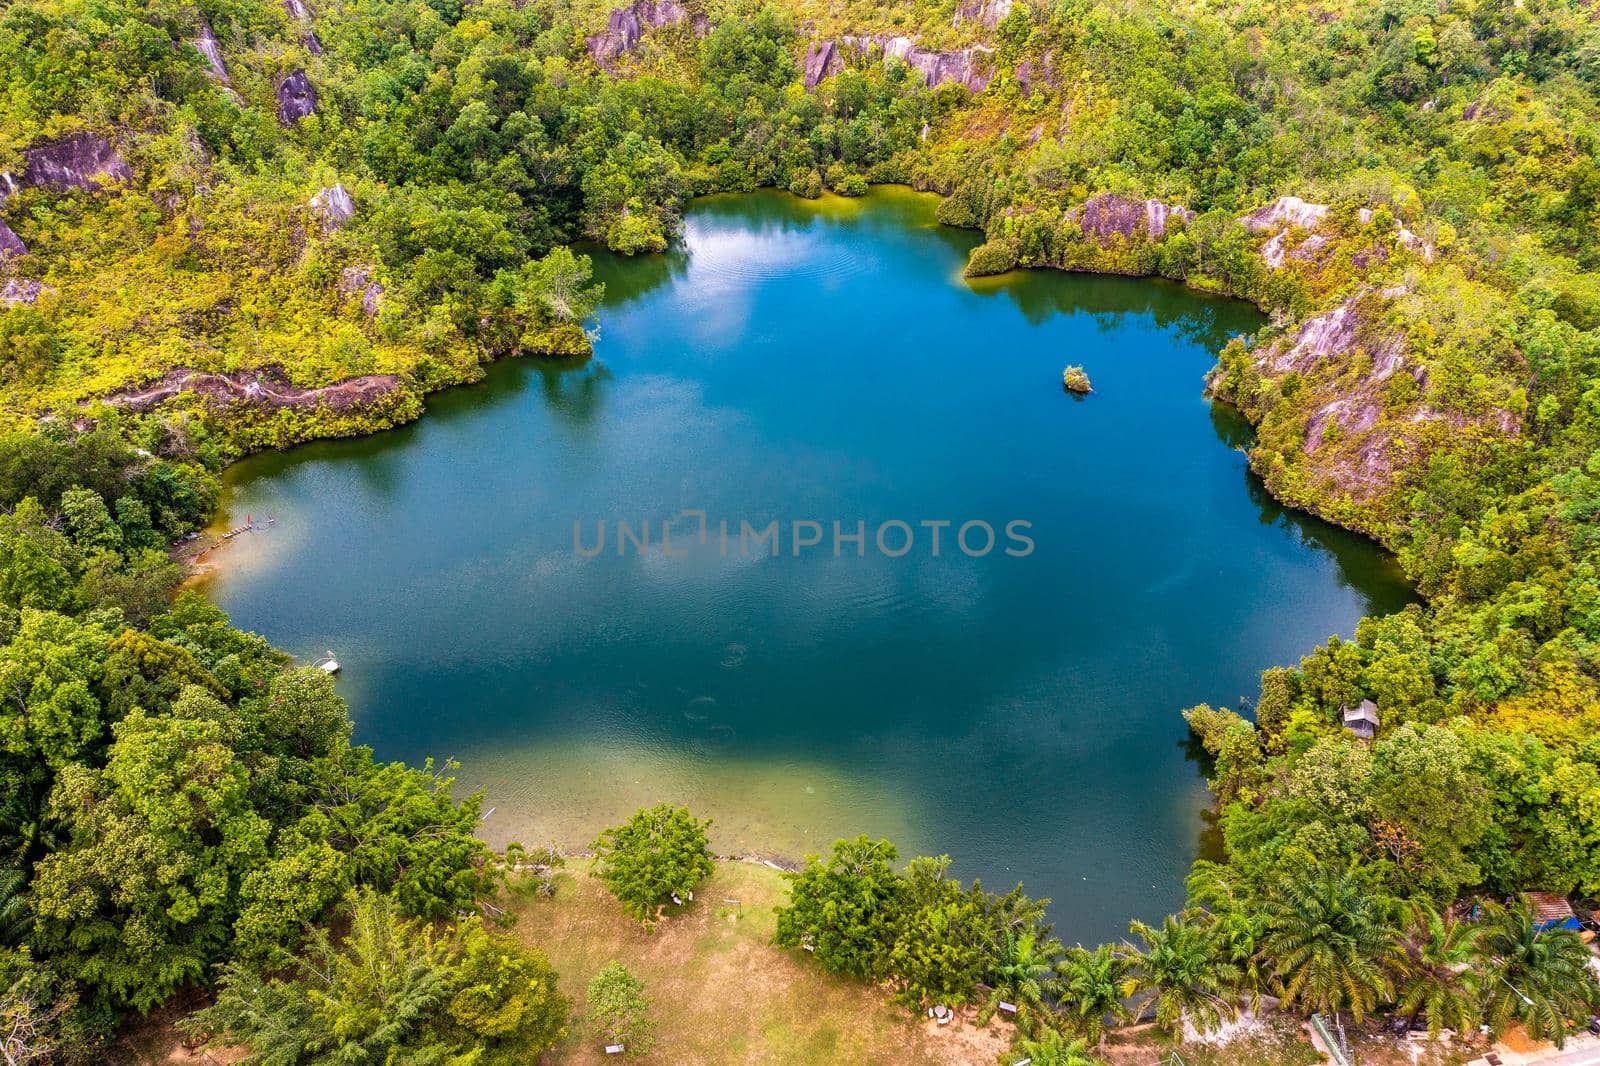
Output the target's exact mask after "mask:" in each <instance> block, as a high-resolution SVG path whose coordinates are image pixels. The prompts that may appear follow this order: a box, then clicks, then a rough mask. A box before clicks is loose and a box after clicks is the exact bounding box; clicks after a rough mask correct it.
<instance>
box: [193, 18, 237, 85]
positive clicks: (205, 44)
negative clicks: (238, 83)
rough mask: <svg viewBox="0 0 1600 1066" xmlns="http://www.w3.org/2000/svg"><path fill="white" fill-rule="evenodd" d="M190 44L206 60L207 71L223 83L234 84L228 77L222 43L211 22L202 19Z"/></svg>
mask: <svg viewBox="0 0 1600 1066" xmlns="http://www.w3.org/2000/svg"><path fill="white" fill-rule="evenodd" d="M189 43H190V44H193V45H194V50H195V51H196V52H199V53H200V58H202V59H204V60H205V61H206V73H207V74H210V75H211V76H212V77H213V78H215V79H216V80H217V81H219V82H221V83H222V84H223V85H232V84H233V81H232V79H230V78H229V77H228V68H227V67H226V66H224V65H223V63H222V45H221V44H220V43H218V41H217V35H216V34H215V33H213V32H212V30H211V23H209V22H207V21H206V20H205V19H201V20H200V32H199V34H197V35H196V36H195V39H194V40H193V41H191V42H189Z"/></svg>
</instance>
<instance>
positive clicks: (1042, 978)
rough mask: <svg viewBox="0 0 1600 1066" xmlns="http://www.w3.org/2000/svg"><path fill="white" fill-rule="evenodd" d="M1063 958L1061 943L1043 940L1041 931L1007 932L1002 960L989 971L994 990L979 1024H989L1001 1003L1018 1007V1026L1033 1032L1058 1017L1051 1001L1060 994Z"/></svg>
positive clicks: (999, 959)
mask: <svg viewBox="0 0 1600 1066" xmlns="http://www.w3.org/2000/svg"><path fill="white" fill-rule="evenodd" d="M1060 957H1061V942H1060V941H1058V940H1055V939H1052V938H1045V939H1042V940H1041V939H1040V937H1039V935H1038V933H1037V932H1035V931H1033V930H1030V931H1028V932H1026V933H1021V934H1013V933H1009V932H1008V933H1007V934H1006V936H1005V940H1004V942H1003V943H1002V944H1001V945H1000V953H999V958H998V959H997V960H996V961H995V963H994V968H993V969H992V970H991V971H990V972H989V982H990V983H991V984H992V985H993V986H994V991H993V992H990V993H989V996H988V998H987V999H986V1000H985V1001H984V1003H983V1006H982V1008H981V1009H980V1010H979V1011H978V1024H979V1025H987V1024H988V1023H989V1019H990V1018H992V1017H994V1012H995V1011H996V1010H998V1009H999V1007H1000V1004H1001V1002H1002V1001H1003V1002H1007V1003H1010V1004H1012V1005H1013V1006H1015V1007H1016V1008H1017V1025H1018V1026H1019V1027H1020V1028H1021V1029H1022V1031H1023V1032H1024V1033H1032V1032H1034V1031H1036V1029H1037V1023H1038V1022H1040V1021H1049V1020H1052V1019H1053V1017H1054V1012H1053V1011H1052V1009H1051V1007H1050V1001H1051V1000H1052V999H1054V998H1055V997H1056V996H1057V994H1058V986H1059V982H1058V981H1057V980H1056V977H1055V964H1056V960H1057V959H1059V958H1060Z"/></svg>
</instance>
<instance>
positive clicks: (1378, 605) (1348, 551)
mask: <svg viewBox="0 0 1600 1066" xmlns="http://www.w3.org/2000/svg"><path fill="white" fill-rule="evenodd" d="M1211 423H1212V425H1213V426H1215V427H1216V428H1217V435H1218V436H1219V437H1221V438H1222V439H1223V441H1224V442H1226V443H1227V444H1229V445H1232V446H1235V447H1246V446H1248V445H1249V444H1250V442H1251V432H1250V427H1249V425H1248V424H1247V423H1246V422H1245V421H1244V417H1243V416H1242V415H1240V414H1239V413H1238V412H1237V411H1235V410H1234V409H1233V408H1232V407H1229V406H1228V405H1227V404H1223V403H1213V404H1212V405H1211ZM1244 482H1245V492H1246V493H1247V494H1248V495H1249V497H1250V502H1251V503H1252V504H1254V505H1255V508H1256V513H1257V516H1258V519H1259V521H1260V522H1261V524H1262V525H1264V526H1277V527H1279V528H1281V529H1287V530H1290V531H1291V532H1293V533H1294V535H1295V538H1296V539H1297V540H1298V541H1299V542H1300V544H1301V545H1302V546H1304V547H1306V548H1309V549H1311V550H1313V551H1317V552H1321V553H1322V554H1324V555H1326V556H1328V557H1330V558H1331V559H1333V561H1334V563H1335V566H1336V572H1337V574H1338V578H1339V583H1340V584H1341V585H1343V586H1344V587H1345V588H1348V589H1350V590H1351V591H1353V592H1355V593H1357V594H1359V595H1360V596H1361V597H1362V598H1363V600H1365V602H1366V609H1367V613H1368V614H1391V613H1393V612H1395V611H1398V610H1400V608H1402V607H1404V606H1405V605H1406V604H1408V603H1416V602H1419V601H1418V598H1417V594H1416V592H1415V591H1414V590H1413V589H1412V588H1411V586H1410V585H1409V584H1408V583H1407V582H1406V580H1405V576H1404V575H1403V574H1402V573H1401V570H1400V566H1399V564H1398V563H1397V562H1396V561H1395V560H1394V558H1393V557H1392V556H1390V555H1389V554H1388V553H1387V552H1384V551H1381V550H1379V551H1374V546H1373V543H1372V542H1371V541H1370V540H1368V539H1367V538H1366V537H1363V536H1362V535H1361V534H1359V533H1352V532H1351V531H1350V530H1348V529H1345V528H1343V527H1341V526H1336V525H1334V524H1333V523H1331V522H1327V521H1324V520H1323V519H1321V518H1318V517H1317V516H1315V515H1312V514H1307V513H1306V512H1304V511H1297V510H1294V509H1292V508H1289V507H1286V506H1285V505H1283V504H1282V503H1279V502H1278V501H1277V500H1276V499H1274V498H1273V496H1272V494H1271V493H1270V492H1268V491H1267V486H1266V482H1264V481H1262V480H1261V478H1260V477H1259V476H1257V474H1256V472H1255V471H1254V470H1251V469H1249V468H1248V467H1246V468H1245V471H1244Z"/></svg>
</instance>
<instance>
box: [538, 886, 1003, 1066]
mask: <svg viewBox="0 0 1600 1066" xmlns="http://www.w3.org/2000/svg"><path fill="white" fill-rule="evenodd" d="M586 867H587V864H586V863H584V862H577V863H574V864H573V865H572V867H571V868H569V869H568V870H567V871H564V872H562V873H561V874H559V875H558V876H557V879H556V892H555V896H554V897H553V898H544V897H539V896H536V895H534V894H532V893H530V892H525V891H518V892H516V893H514V894H513V896H512V902H511V903H510V907H509V909H510V910H511V912H512V913H513V914H515V915H516V917H517V924H516V926H515V930H514V931H515V934H516V935H517V936H519V937H521V938H522V939H523V940H525V941H526V942H528V943H530V944H534V945H536V946H538V947H540V948H541V949H543V950H544V951H545V952H546V953H547V954H549V956H550V959H551V961H552V962H553V963H554V964H555V967H556V970H557V972H559V973H560V975H561V987H562V988H563V990H565V991H566V993H567V994H568V995H569V996H571V997H572V998H573V1000H574V1005H575V1007H576V1011H577V1014H578V1015H579V1017H578V1020H576V1021H575V1022H574V1023H573V1025H572V1032H571V1035H569V1036H568V1038H567V1040H566V1041H565V1042H564V1043H563V1044H562V1045H561V1046H560V1047H558V1048H557V1049H556V1050H555V1051H554V1052H552V1053H551V1055H549V1056H547V1058H548V1059H549V1060H550V1061H552V1062H560V1063H602V1062H606V1061H607V1057H606V1056H605V1055H604V1054H603V1052H602V1050H601V1048H600V1041H599V1040H598V1039H596V1037H595V1034H594V1033H593V1031H592V1030H591V1029H590V1027H589V1026H588V1025H587V1023H586V1022H584V1020H583V1018H582V1015H583V1011H584V1003H583V992H584V988H585V987H586V986H587V985H588V983H589V978H591V977H592V976H594V974H595V973H596V971H598V970H599V969H600V968H601V967H602V966H604V965H605V964H606V963H608V962H610V961H611V960H613V959H615V960H616V961H618V962H620V963H622V965H624V966H626V967H627V968H628V969H629V970H630V971H632V973H633V974H634V976H636V977H638V978H639V979H640V980H641V981H643V982H644V985H645V991H646V993H647V994H648V995H649V997H650V1000H651V1004H652V1009H651V1015H652V1017H653V1018H654V1019H655V1021H656V1046H655V1050H654V1051H652V1052H651V1053H650V1054H649V1055H648V1056H646V1057H645V1060H644V1061H648V1062H670V1063H673V1064H675V1066H678V1064H681V1066H695V1064H702V1063H703V1064H718V1066H721V1064H731V1063H773V1064H777V1063H783V1064H785V1066H807V1064H812V1063H815V1064H818V1066H821V1064H824V1063H826V1064H830V1066H833V1064H845V1063H885V1062H895V1063H931V1064H951V1066H953V1064H957V1063H959V1064H963V1066H965V1064H973V1063H975V1064H983V1066H988V1064H992V1063H995V1062H996V1061H997V1056H998V1055H999V1053H1000V1052H1001V1051H1002V1050H1004V1048H1005V1047H1006V1046H1007V1044H1008V1043H1009V1041H1010V1035H1011V1034H1010V1026H1009V1025H1006V1024H1004V1023H994V1024H992V1025H991V1026H990V1027H989V1028H987V1029H982V1030H980V1029H975V1028H973V1027H972V1026H971V1025H970V1024H969V1023H968V1022H966V1021H960V1022H956V1023H954V1024H952V1025H949V1026H946V1027H943V1028H940V1027H939V1026H936V1025H934V1024H933V1023H932V1022H931V1021H927V1022H925V1021H921V1020H919V1019H917V1018H914V1017H912V1016H910V1015H908V1014H907V1013H906V1012H905V1011H904V1010H902V1009H901V1008H899V1007H896V1006H894V1005H893V1004H891V1003H890V1002H889V1001H888V994H887V992H886V991H885V990H884V989H882V988H879V987H875V986H870V985H864V984H860V983H857V982H853V981H847V980H842V979H840V978H836V977H832V976H830V975H828V974H826V973H823V972H822V970H821V969H819V968H818V967H816V966H814V965H811V962H810V959H809V958H807V957H804V955H803V953H801V952H791V951H784V950H780V949H779V948H776V947H773V946H772V935H773V931H774V928H775V918H774V915H773V908H774V907H775V906H777V905H778V904H780V903H781V902H782V901H783V900H784V898H785V897H786V894H787V892H786V888H785V885H784V883H783V879H782V876H781V875H780V874H779V873H778V872H777V871H776V870H772V869H770V868H768V867H765V866H761V865H758V864H755V863H746V862H719V863H718V864H717V870H716V873H715V874H713V875H712V876H711V878H709V879H708V880H707V881H705V882H704V883H703V884H702V885H701V886H700V888H699V889H698V890H697V891H696V893H695V902H694V903H692V904H689V905H688V906H686V907H682V908H669V910H668V916H667V918H666V920H664V921H662V922H661V923H660V924H658V925H657V926H656V929H655V931H654V932H645V931H644V929H643V928H642V927H641V926H640V925H639V923H637V922H635V921H633V920H632V919H630V918H629V917H628V916H627V915H626V914H624V913H623V911H622V907H621V906H620V905H619V904H618V903H617V902H616V901H615V900H614V899H612V898H611V897H610V895H608V894H607V893H606V890H605V887H604V886H603V885H601V884H600V882H599V881H598V880H596V879H595V878H592V877H590V876H589V875H588V872H587V868H586ZM727 900H738V901H739V902H738V903H729V902H726V901H727ZM610 1061H612V1062H615V1061H616V1060H615V1058H613V1059H611V1060H610Z"/></svg>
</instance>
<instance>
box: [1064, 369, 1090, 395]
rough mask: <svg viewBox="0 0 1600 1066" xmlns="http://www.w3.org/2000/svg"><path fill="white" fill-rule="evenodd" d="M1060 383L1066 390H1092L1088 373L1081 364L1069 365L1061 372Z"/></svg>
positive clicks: (1081, 391) (1083, 391) (1082, 391)
mask: <svg viewBox="0 0 1600 1066" xmlns="http://www.w3.org/2000/svg"><path fill="white" fill-rule="evenodd" d="M1061 384H1062V386H1063V387H1064V388H1066V390H1067V391H1068V392H1076V393H1085V392H1093V391H1094V389H1093V387H1092V386H1090V384H1089V375H1088V373H1087V372H1086V371H1085V370H1084V369H1083V367H1081V366H1069V367H1067V368H1066V369H1065V370H1063V371H1062V372H1061Z"/></svg>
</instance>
